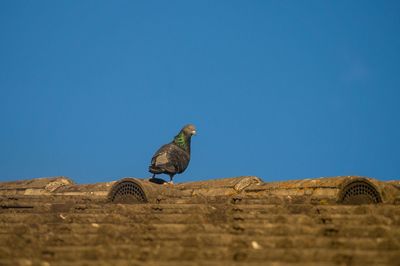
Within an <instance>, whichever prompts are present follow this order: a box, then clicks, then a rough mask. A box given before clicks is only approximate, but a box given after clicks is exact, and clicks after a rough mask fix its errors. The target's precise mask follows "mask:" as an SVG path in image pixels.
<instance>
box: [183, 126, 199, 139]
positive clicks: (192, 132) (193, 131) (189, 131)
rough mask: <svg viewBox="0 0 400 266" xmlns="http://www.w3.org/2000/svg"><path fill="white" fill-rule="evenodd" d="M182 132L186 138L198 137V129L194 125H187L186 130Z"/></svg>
mask: <svg viewBox="0 0 400 266" xmlns="http://www.w3.org/2000/svg"><path fill="white" fill-rule="evenodd" d="M182 132H183V133H184V134H185V135H186V136H190V137H191V136H193V135H196V128H195V126H194V125H191V124H189V125H186V126H185V127H184V128H182Z"/></svg>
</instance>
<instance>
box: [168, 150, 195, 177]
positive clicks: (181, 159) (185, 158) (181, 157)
mask: <svg viewBox="0 0 400 266" xmlns="http://www.w3.org/2000/svg"><path fill="white" fill-rule="evenodd" d="M168 155H169V156H168V157H169V161H170V163H171V164H172V165H173V166H174V168H175V169H176V173H178V174H180V173H182V172H183V171H185V170H186V168H187V166H188V164H189V161H190V154H189V153H188V152H187V151H185V150H183V149H182V148H180V147H178V146H177V145H174V144H173V145H171V148H170V152H169V153H168Z"/></svg>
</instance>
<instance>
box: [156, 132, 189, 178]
mask: <svg viewBox="0 0 400 266" xmlns="http://www.w3.org/2000/svg"><path fill="white" fill-rule="evenodd" d="M193 135H196V128H195V127H194V125H190V124H189V125H186V126H184V127H183V128H182V129H181V131H180V132H179V133H178V135H176V136H175V138H174V139H173V140H172V142H170V143H168V144H165V145H163V146H162V147H161V148H160V149H159V150H158V151H157V152H156V153H155V154H154V155H153V158H152V159H151V164H150V166H149V172H150V173H152V174H153V177H152V179H155V176H156V175H157V174H167V175H169V177H170V182H169V183H170V184H173V181H172V178H173V177H174V175H176V174H180V173H182V172H183V171H185V170H186V168H187V166H188V164H189V161H190V140H191V138H192V136H193Z"/></svg>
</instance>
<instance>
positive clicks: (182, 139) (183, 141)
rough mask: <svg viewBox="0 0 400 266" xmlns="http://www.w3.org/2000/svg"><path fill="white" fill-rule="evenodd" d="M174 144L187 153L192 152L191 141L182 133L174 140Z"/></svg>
mask: <svg viewBox="0 0 400 266" xmlns="http://www.w3.org/2000/svg"><path fill="white" fill-rule="evenodd" d="M174 143H175V144H176V145H178V146H179V147H181V148H182V149H184V150H186V151H189V150H190V140H189V138H188V137H187V136H185V134H184V133H183V132H182V131H181V132H179V134H178V135H177V136H176V137H175V138H174Z"/></svg>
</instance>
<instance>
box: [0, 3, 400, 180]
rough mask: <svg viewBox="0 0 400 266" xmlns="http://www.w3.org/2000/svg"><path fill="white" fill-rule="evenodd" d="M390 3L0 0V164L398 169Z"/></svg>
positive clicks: (266, 170) (263, 171)
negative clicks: (190, 132)
mask: <svg viewBox="0 0 400 266" xmlns="http://www.w3.org/2000/svg"><path fill="white" fill-rule="evenodd" d="M399 3H400V2H399V1H1V2H0V38H1V39H0V40H1V41H0V127H1V130H0V180H2V181H4V180H15V179H25V178H32V177H43V176H57V175H64V176H69V177H70V178H72V179H73V180H75V181H76V182H79V183H91V182H102V181H109V180H116V179H119V178H121V177H125V176H133V177H148V176H149V175H150V174H149V173H148V172H147V168H148V165H149V162H150V159H151V156H152V155H153V153H154V152H155V150H156V149H157V148H158V147H159V146H160V145H162V144H164V143H167V142H169V141H170V140H171V139H172V137H173V136H174V135H175V134H176V133H177V132H178V131H179V130H180V128H181V127H182V126H183V125H185V124H187V123H193V124H195V125H196V126H197V131H198V135H197V136H196V137H194V139H193V140H192V159H191V162H190V165H189V167H188V169H187V170H186V172H185V173H184V174H182V175H179V176H176V177H175V178H174V180H175V181H176V182H185V181H192V180H202V179H210V178H218V177H230V176H239V175H257V176H260V177H262V178H263V179H264V181H276V180H287V179H298V178H307V177H322V176H336V175H364V176H371V177H375V178H378V179H381V180H390V179H400V156H399V150H400V140H399V136H400V126H399V121H400V119H399V116H400V105H399V100H400V92H399V89H400V73H399V72H400V16H399V14H400V4H399ZM165 177H166V176H165ZM166 178H167V177H166Z"/></svg>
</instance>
